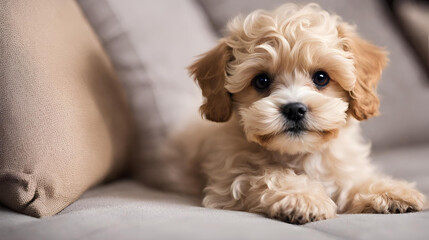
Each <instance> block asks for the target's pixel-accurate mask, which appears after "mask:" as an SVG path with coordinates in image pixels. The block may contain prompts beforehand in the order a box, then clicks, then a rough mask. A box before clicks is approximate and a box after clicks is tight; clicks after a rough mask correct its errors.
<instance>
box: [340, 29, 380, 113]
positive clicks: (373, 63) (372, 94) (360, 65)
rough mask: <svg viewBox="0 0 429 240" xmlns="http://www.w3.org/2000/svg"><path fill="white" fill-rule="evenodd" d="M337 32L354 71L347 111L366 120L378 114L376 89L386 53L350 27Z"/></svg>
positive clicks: (378, 105)
mask: <svg viewBox="0 0 429 240" xmlns="http://www.w3.org/2000/svg"><path fill="white" fill-rule="evenodd" d="M338 32H339V33H338V34H339V36H340V37H341V38H344V39H345V45H344V49H345V50H346V51H350V52H352V54H353V60H354V66H355V70H356V83H355V86H354V88H353V89H352V90H351V91H350V92H349V94H350V97H351V102H350V107H349V111H350V113H351V114H352V115H353V116H354V117H355V118H356V119H357V120H359V121H362V120H366V119H368V118H370V117H372V116H376V115H378V113H379V107H380V100H379V99H378V96H377V93H376V87H377V83H378V81H379V80H380V77H381V72H382V70H383V69H384V68H385V67H386V65H387V62H388V58H387V52H385V51H384V50H383V49H381V48H379V47H377V46H374V45H373V44H371V43H369V42H368V41H365V40H364V39H362V38H360V37H359V36H358V35H357V34H356V33H355V31H354V30H353V29H352V27H351V26H347V25H340V26H339V27H338Z"/></svg>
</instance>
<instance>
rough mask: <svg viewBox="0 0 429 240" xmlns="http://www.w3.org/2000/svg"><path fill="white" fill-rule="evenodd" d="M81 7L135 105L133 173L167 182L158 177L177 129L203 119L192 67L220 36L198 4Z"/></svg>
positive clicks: (91, 0)
mask: <svg viewBox="0 0 429 240" xmlns="http://www.w3.org/2000/svg"><path fill="white" fill-rule="evenodd" d="M78 2H79V4H80V6H81V8H82V10H83V12H84V13H85V15H86V16H87V18H88V20H89V22H90V23H91V25H92V27H93V29H94V30H95V32H96V33H97V34H98V36H99V38H100V39H101V41H102V43H103V45H104V48H105V49H106V51H107V53H108V54H109V56H110V58H111V59H112V62H113V65H114V67H115V70H116V72H117V73H118V76H119V78H120V80H121V81H122V82H123V84H124V85H125V88H126V91H127V95H128V96H129V99H130V102H131V105H132V109H133V113H134V116H135V119H136V125H137V130H136V145H135V147H136V151H135V158H134V159H135V161H134V164H133V165H132V167H131V169H132V173H133V175H134V176H136V177H137V178H140V179H143V180H146V182H147V181H151V180H157V179H161V177H159V175H158V176H153V173H154V172H156V173H160V172H161V171H163V170H165V171H167V170H166V169H167V167H166V166H165V165H164V160H165V158H162V157H160V156H159V155H158V153H159V152H160V151H159V149H160V147H162V146H163V144H164V141H165V139H167V138H168V136H169V135H170V134H172V132H174V129H176V128H178V127H179V126H180V125H181V124H182V123H184V122H185V121H186V119H187V118H188V117H190V116H194V115H196V114H198V111H197V110H198V107H199V105H200V103H201V101H202V100H201V97H200V92H199V90H198V89H197V87H196V84H195V83H194V82H193V81H192V79H191V78H190V77H189V76H188V73H187V71H186V67H187V66H188V65H190V63H191V62H192V61H193V60H194V57H195V56H196V55H198V54H200V53H202V52H204V51H207V50H208V49H209V48H210V47H212V46H213V45H214V44H215V40H216V36H215V34H214V33H213V31H212V29H211V27H210V25H209V23H208V22H207V21H206V18H205V16H204V15H203V14H202V11H201V9H200V8H199V6H198V4H196V3H195V2H194V1H192V0H182V1H175V0H164V1H137V0H124V1H114V0H79V1H78ZM155 168H157V170H156V171H154V169H155ZM173 170H174V169H173ZM166 175H168V177H172V176H173V175H174V174H173V173H171V172H168V171H167V172H166Z"/></svg>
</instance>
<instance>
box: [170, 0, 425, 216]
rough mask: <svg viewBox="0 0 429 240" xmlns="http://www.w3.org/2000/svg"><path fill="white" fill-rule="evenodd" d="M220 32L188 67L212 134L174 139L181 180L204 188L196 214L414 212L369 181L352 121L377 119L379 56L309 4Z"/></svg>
mask: <svg viewBox="0 0 429 240" xmlns="http://www.w3.org/2000/svg"><path fill="white" fill-rule="evenodd" d="M228 29H229V34H228V35H227V36H226V37H225V38H222V39H220V41H219V44H218V45H217V46H216V47H214V48H213V49H212V50H211V51H209V52H207V53H205V54H203V55H202V56H201V57H200V58H199V59H198V60H197V61H195V62H194V63H193V64H192V65H191V66H190V67H189V71H190V73H191V75H192V76H193V77H194V78H195V80H196V81H197V82H198V85H199V86H200V87H201V90H202V94H203V96H204V98H205V101H204V104H203V105H202V106H201V108H200V111H201V114H202V115H203V117H204V118H205V119H207V120H211V121H214V122H218V123H216V124H213V123H212V124H203V125H199V124H193V125H192V126H191V127H190V128H189V129H188V130H187V131H185V133H182V134H179V135H178V138H177V140H178V142H180V144H181V145H182V147H183V148H182V156H183V155H186V156H187V157H186V158H187V159H186V160H187V161H186V163H187V164H188V165H187V166H188V167H186V169H187V170H188V171H189V174H191V172H193V171H194V170H198V171H199V172H200V173H201V174H202V175H203V176H204V177H205V179H206V182H205V185H204V186H203V187H202V188H203V190H204V198H203V205H204V206H205V207H209V208H221V209H231V210H242V211H248V212H254V213H261V214H265V215H267V216H268V217H271V218H276V219H280V220H283V221H286V222H289V223H295V224H303V223H307V222H311V221H317V220H322V219H328V218H333V217H335V216H336V214H337V213H404V212H413V211H419V210H422V208H423V205H424V203H425V196H424V195H423V194H421V193H420V192H418V191H417V190H415V189H414V188H413V185H412V184H409V183H407V182H404V181H398V180H393V179H391V178H390V177H387V176H385V175H383V174H381V173H379V172H377V171H376V170H375V169H374V167H373V165H371V163H370V159H369V157H368V156H369V152H370V146H369V144H366V143H364V141H363V140H362V138H361V135H360V128H359V121H362V120H366V119H368V118H370V117H372V116H375V115H377V114H378V108H379V99H378V97H377V94H376V91H375V88H376V85H377V82H378V81H379V79H380V75H381V72H382V70H383V68H384V67H385V66H386V63H387V57H386V52H385V51H384V50H383V49H380V48H379V47H376V46H374V45H372V44H371V43H369V42H367V41H365V40H363V39H362V38H360V37H359V36H358V34H357V33H356V31H355V27H353V26H351V25H349V24H348V23H346V22H344V21H342V20H341V18H340V17H339V16H337V15H335V14H330V13H328V12H326V11H324V10H322V9H321V8H320V7H319V6H318V5H316V4H308V5H305V6H297V5H295V4H286V5H283V6H281V7H279V8H277V9H276V10H274V11H272V12H268V11H261V10H258V11H255V12H253V13H251V14H250V15H248V16H247V17H241V16H239V17H236V18H234V19H233V20H232V21H230V22H229V24H228ZM201 121H203V120H201ZM190 176H191V175H186V176H183V177H184V178H190ZM187 183H188V184H189V185H187V184H186V183H185V184H184V185H182V186H181V187H178V188H182V190H183V189H186V188H191V185H192V184H193V183H195V181H194V180H189V181H187Z"/></svg>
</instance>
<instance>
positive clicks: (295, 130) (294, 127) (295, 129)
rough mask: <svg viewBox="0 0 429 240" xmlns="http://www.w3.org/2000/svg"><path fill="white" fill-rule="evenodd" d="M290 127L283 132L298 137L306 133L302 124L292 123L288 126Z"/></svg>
mask: <svg viewBox="0 0 429 240" xmlns="http://www.w3.org/2000/svg"><path fill="white" fill-rule="evenodd" d="M290 125H291V126H288V127H287V128H286V130H285V132H286V133H289V134H292V135H300V134H302V133H304V132H306V131H307V128H306V127H305V125H304V124H303V123H302V122H298V123H293V124H290Z"/></svg>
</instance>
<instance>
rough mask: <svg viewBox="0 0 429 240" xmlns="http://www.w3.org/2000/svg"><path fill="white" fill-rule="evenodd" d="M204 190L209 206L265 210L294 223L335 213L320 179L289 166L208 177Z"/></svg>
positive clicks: (206, 202)
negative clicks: (250, 172) (227, 175)
mask: <svg viewBox="0 0 429 240" xmlns="http://www.w3.org/2000/svg"><path fill="white" fill-rule="evenodd" d="M215 179H216V180H215ZM205 192H206V196H205V198H204V200H203V205H204V206H206V207H212V208H223V209H232V210H244V211H249V212H255V213H262V214H265V215H267V216H269V217H271V218H276V219H280V220H283V221H286V222H289V223H294V224H304V223H307V222H311V221H317V220H322V219H327V218H333V217H335V216H336V205H335V203H334V202H333V201H332V200H331V198H330V197H329V196H328V195H327V194H326V191H325V189H324V188H323V186H322V185H321V184H320V183H319V182H315V181H312V180H310V179H309V178H308V177H307V176H305V175H296V174H295V173H294V172H293V171H292V170H288V169H283V170H282V169H280V170H279V169H264V170H263V172H262V171H261V174H253V175H249V174H241V175H235V176H232V175H231V177H230V178H229V177H226V176H222V178H220V177H219V176H217V177H216V178H209V185H208V187H207V188H206V189H205Z"/></svg>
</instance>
